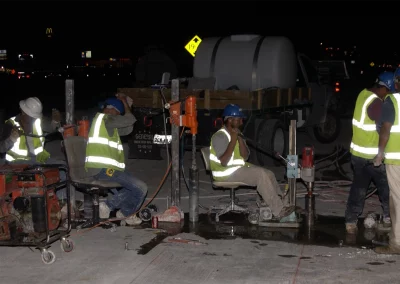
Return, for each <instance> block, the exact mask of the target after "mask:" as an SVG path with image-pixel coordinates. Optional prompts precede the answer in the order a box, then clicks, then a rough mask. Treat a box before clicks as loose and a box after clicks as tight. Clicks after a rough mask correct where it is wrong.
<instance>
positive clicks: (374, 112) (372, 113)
mask: <svg viewBox="0 0 400 284" xmlns="http://www.w3.org/2000/svg"><path fill="white" fill-rule="evenodd" d="M382 105H383V101H382V100H381V99H380V98H376V99H375V100H373V102H372V103H371V104H370V105H369V106H368V109H367V114H368V116H369V118H370V119H371V120H373V121H375V122H376V123H378V121H379V118H380V117H381V115H382Z"/></svg>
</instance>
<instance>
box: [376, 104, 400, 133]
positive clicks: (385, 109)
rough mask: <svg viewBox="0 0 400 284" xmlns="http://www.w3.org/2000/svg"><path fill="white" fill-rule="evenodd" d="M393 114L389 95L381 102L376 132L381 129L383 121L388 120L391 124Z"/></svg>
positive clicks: (392, 122) (394, 113)
mask: <svg viewBox="0 0 400 284" xmlns="http://www.w3.org/2000/svg"><path fill="white" fill-rule="evenodd" d="M395 115H396V111H395V109H394V105H393V101H392V100H391V98H390V97H387V98H386V100H385V101H384V102H383V104H382V113H381V117H380V119H379V124H378V126H377V130H378V132H379V130H380V129H381V127H382V124H383V123H384V122H389V123H391V124H392V125H393V124H394V119H395Z"/></svg>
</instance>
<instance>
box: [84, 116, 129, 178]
mask: <svg viewBox="0 0 400 284" xmlns="http://www.w3.org/2000/svg"><path fill="white" fill-rule="evenodd" d="M105 119H107V115H106V114H104V113H97V114H96V116H95V118H94V119H93V122H92V125H91V127H90V131H89V135H88V136H89V137H88V142H87V145H86V162H85V167H86V168H98V169H99V168H100V169H103V168H108V169H114V170H118V171H123V170H124V169H125V163H124V161H125V157H124V149H123V148H122V143H121V139H120V138H119V134H118V130H117V129H116V128H115V129H114V133H113V136H111V137H110V136H109V135H108V131H107V128H106V124H105Z"/></svg>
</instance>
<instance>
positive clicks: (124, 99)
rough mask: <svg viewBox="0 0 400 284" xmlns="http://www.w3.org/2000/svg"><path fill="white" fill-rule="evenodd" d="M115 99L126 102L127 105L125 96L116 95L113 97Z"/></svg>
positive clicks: (121, 94)
mask: <svg viewBox="0 0 400 284" xmlns="http://www.w3.org/2000/svg"><path fill="white" fill-rule="evenodd" d="M115 96H116V97H117V99H119V100H120V101H122V102H126V103H127V97H126V95H125V94H123V93H118V94H116V95H115Z"/></svg>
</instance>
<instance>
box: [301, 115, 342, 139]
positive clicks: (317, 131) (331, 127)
mask: <svg viewBox="0 0 400 284" xmlns="http://www.w3.org/2000/svg"><path fill="white" fill-rule="evenodd" d="M341 129H342V122H341V120H340V116H339V115H337V114H336V113H335V112H333V111H329V112H328V113H327V115H326V120H325V123H321V124H319V125H315V126H313V127H308V128H307V132H308V134H309V135H310V136H311V138H312V139H314V140H316V141H318V142H319V143H322V144H329V143H332V142H333V141H335V140H336V139H337V138H338V136H339V134H340V131H341Z"/></svg>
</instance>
